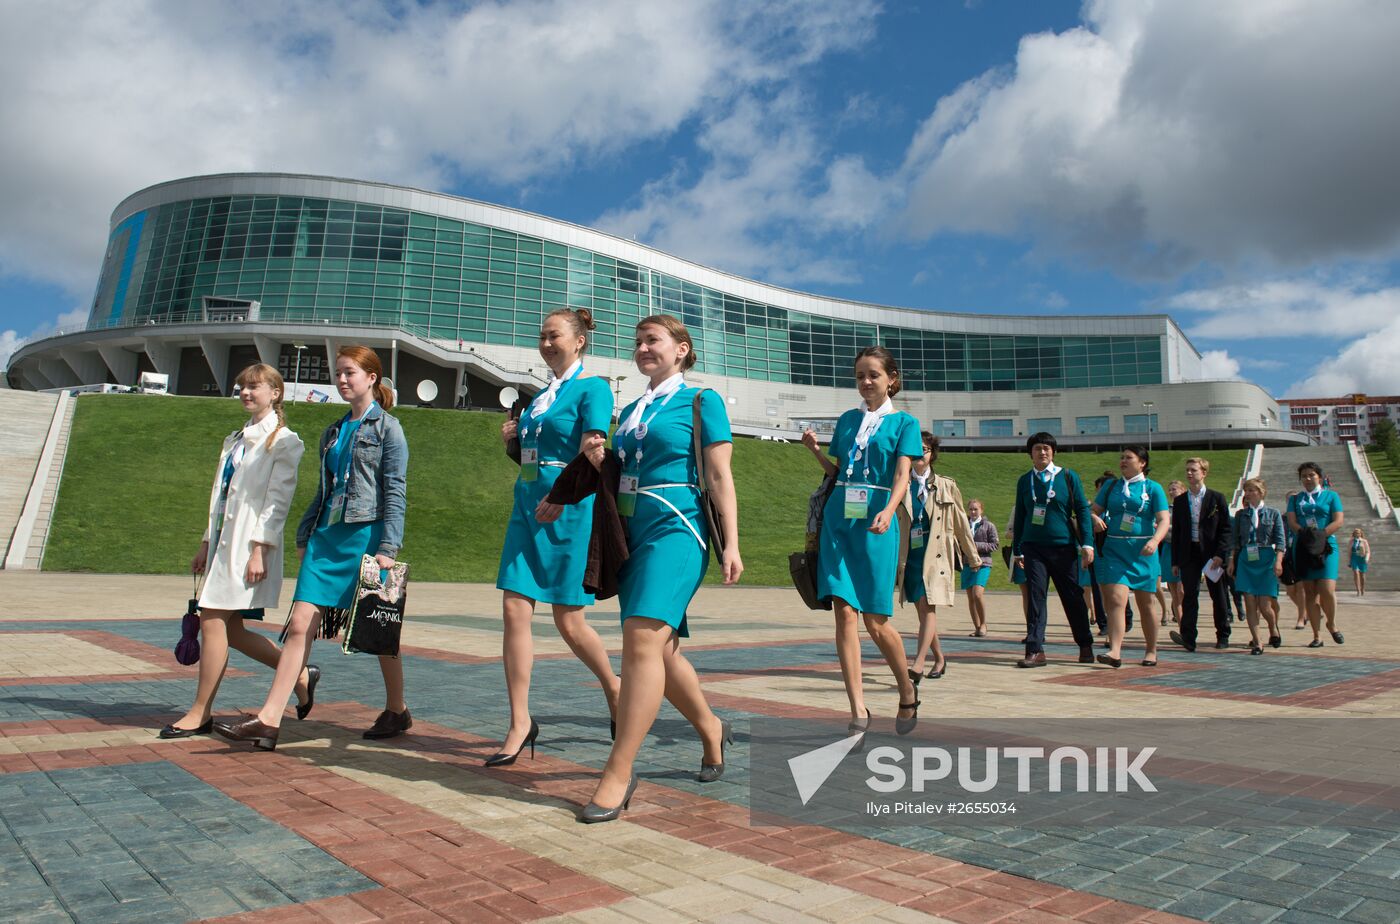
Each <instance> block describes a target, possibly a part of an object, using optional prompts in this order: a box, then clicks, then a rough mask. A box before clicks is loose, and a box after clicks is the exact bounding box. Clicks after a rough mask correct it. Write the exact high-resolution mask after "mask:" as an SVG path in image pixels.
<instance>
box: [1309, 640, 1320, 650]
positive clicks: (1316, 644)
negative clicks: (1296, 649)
mask: <svg viewBox="0 0 1400 924" xmlns="http://www.w3.org/2000/svg"><path fill="white" fill-rule="evenodd" d="M1308 647H1309V648H1321V647H1322V639H1320V638H1315V639H1313V640H1312V641H1311V642H1308Z"/></svg>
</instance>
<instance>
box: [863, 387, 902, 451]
mask: <svg viewBox="0 0 1400 924" xmlns="http://www.w3.org/2000/svg"><path fill="white" fill-rule="evenodd" d="M860 410H861V415H862V416H861V418H860V429H859V430H857V431H856V447H857V448H859V449H861V450H862V451H863V450H864V449H865V447H866V446H869V445H870V438H871V437H872V436H874V435H875V431H876V430H879V429H880V423H881V421H883V420H884V419H885V417H887V416H888V415H890V414H893V413H894V402H892V401H891V400H890V399H889V398H886V399H885V403H884V404H882V405H880V406H879V407H877V408H876V409H875V410H873V411H872V410H870V408H868V407H867V406H866V405H865V404H864V403H862V404H861V406H860Z"/></svg>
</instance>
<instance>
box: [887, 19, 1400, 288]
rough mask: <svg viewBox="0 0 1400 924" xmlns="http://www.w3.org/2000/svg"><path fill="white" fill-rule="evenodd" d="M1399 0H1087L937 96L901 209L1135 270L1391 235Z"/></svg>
mask: <svg viewBox="0 0 1400 924" xmlns="http://www.w3.org/2000/svg"><path fill="white" fill-rule="evenodd" d="M1397 35H1400V4H1395V3H1392V2H1389V0H1334V2H1331V3H1325V4H1323V3H1313V2H1307V0H1258V2H1252V3H1219V2H1217V0H1134V2H1107V0H1090V2H1088V3H1087V4H1086V6H1085V9H1084V24H1083V26H1082V27H1079V28H1075V29H1070V30H1068V31H1066V32H1063V33H1059V34H1052V33H1045V34H1039V35H1030V36H1026V37H1024V38H1023V39H1022V40H1021V43H1020V46H1019V49H1018V51H1017V55H1016V61H1015V65H1014V67H1013V68H1008V69H1006V70H1004V71H1000V70H999V71H991V72H988V73H986V74H983V75H981V76H979V77H978V78H976V79H974V80H972V81H969V82H968V83H966V84H964V85H963V86H962V87H961V88H959V89H958V90H957V91H956V92H954V93H952V94H950V95H948V96H946V97H944V98H943V99H941V100H939V102H938V104H937V106H936V107H935V109H934V111H933V113H932V115H931V116H930V117H929V118H928V119H927V120H926V121H925V123H924V124H923V126H922V127H921V128H920V130H919V133H918V134H917V136H916V137H915V139H914V142H913V143H912V144H911V146H910V149H909V153H908V157H907V159H906V163H905V168H904V173H905V179H906V181H907V182H908V184H909V186H910V189H911V194H910V197H909V204H908V207H907V210H906V211H905V213H904V215H903V218H902V224H903V226H904V228H905V229H906V231H907V232H908V233H911V234H913V235H915V236H918V237H927V236H931V235H935V234H938V233H943V232H963V233H966V232H973V233H977V232H981V233H991V234H997V235H1009V236H1025V237H1027V238H1029V239H1030V240H1031V241H1033V242H1034V244H1035V245H1036V247H1037V248H1038V249H1039V250H1040V251H1042V252H1047V253H1052V254H1056V255H1064V254H1068V255H1072V256H1077V257H1082V258H1087V259H1088V260H1089V261H1091V262H1096V263H1100V264H1103V265H1107V266H1110V267H1113V268H1115V269H1117V270H1119V271H1126V272H1130V273H1134V274H1138V275H1142V276H1158V277H1161V276H1174V275H1176V274H1179V273H1181V272H1183V271H1185V270H1187V269H1189V268H1191V267H1193V266H1196V265H1198V264H1201V263H1208V264H1219V265H1224V266H1237V265H1243V266H1259V265H1267V266H1289V267H1301V266H1311V265H1314V264H1317V263H1322V262H1325V261H1329V260H1333V259H1337V258H1343V257H1357V258H1363V259H1369V258H1389V257H1391V256H1393V255H1394V254H1395V253H1396V250H1397V244H1400V187H1397V186H1396V181H1395V177H1396V172H1395V167H1394V152H1395V151H1396V150H1400V120H1397V119H1396V118H1395V117H1394V113H1395V112H1396V111H1400V55H1396V54H1395V52H1394V48H1395V39H1396V36H1397Z"/></svg>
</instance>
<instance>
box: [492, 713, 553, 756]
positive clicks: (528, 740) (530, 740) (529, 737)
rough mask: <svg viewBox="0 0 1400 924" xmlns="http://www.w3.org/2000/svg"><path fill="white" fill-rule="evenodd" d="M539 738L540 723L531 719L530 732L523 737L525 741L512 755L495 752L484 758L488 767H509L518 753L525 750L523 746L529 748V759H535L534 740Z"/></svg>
mask: <svg viewBox="0 0 1400 924" xmlns="http://www.w3.org/2000/svg"><path fill="white" fill-rule="evenodd" d="M539 736H540V723H538V722H536V721H535V720H534V719H533V718H531V719H530V731H529V733H527V734H526V735H525V740H524V741H522V742H520V747H518V748H516V749H515V753H514V754H507V753H506V752H505V751H497V752H496V753H495V754H492V755H491V756H490V757H488V758H486V766H488V767H509V766H510V765H511V764H513V763H515V759H516V758H517V757H519V756H520V752H521V751H523V750H525V745H527V744H528V745H529V746H530V759H531V760H534V759H535V739H536V738H538V737H539Z"/></svg>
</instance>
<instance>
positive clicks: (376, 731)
mask: <svg viewBox="0 0 1400 924" xmlns="http://www.w3.org/2000/svg"><path fill="white" fill-rule="evenodd" d="M412 727H413V716H411V715H409V714H408V710H407V709H405V710H404V711H403V712H390V711H389V710H388V709H385V710H384V711H383V712H381V713H379V718H377V719H375V720H374V724H373V725H371V726H370V727H369V730H368V731H366V732H365V733H364V735H363V736H362V737H365V738H368V739H370V740H371V741H379V740H381V739H383V738H397V737H398V736H399V735H402V734H403V733H404V732H406V731H408V730H409V729H410V728H412Z"/></svg>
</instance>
